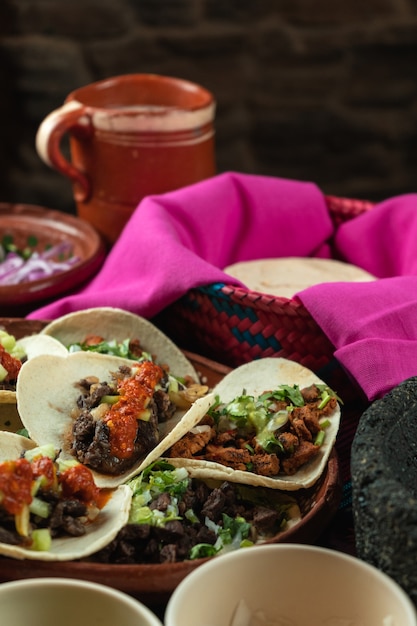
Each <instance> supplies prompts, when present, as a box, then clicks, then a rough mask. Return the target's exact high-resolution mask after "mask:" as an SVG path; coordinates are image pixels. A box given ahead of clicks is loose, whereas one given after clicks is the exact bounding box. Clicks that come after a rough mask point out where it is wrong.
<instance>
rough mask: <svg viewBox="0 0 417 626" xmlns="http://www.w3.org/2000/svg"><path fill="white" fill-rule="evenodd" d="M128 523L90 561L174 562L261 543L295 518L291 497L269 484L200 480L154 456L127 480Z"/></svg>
mask: <svg viewBox="0 0 417 626" xmlns="http://www.w3.org/2000/svg"><path fill="white" fill-rule="evenodd" d="M128 485H129V487H130V488H131V490H132V492H133V497H132V504H131V508H130V514H129V520H128V523H127V524H126V525H125V526H124V527H123V528H122V529H121V530H120V531H119V533H118V534H117V536H116V537H115V538H114V540H113V541H112V542H111V543H109V544H108V545H107V546H106V547H105V548H103V549H102V550H101V551H99V552H98V553H96V554H94V555H92V557H91V560H94V561H99V562H101V563H175V562H179V561H184V560H188V559H197V558H203V557H209V556H216V555H218V554H222V553H225V552H228V551H230V550H236V549H238V548H241V547H249V546H252V545H254V544H257V543H262V542H264V541H266V540H268V539H270V538H272V537H274V536H276V535H277V534H278V533H280V532H282V531H284V530H286V529H287V528H289V527H290V525H291V524H293V523H296V522H298V521H299V520H300V519H301V512H300V509H299V507H298V504H297V501H296V500H295V499H294V498H292V497H289V496H287V495H284V494H282V493H279V492H275V491H274V492H273V493H271V490H270V489H263V488H261V487H251V486H247V485H238V484H233V483H230V482H228V481H205V480H199V479H193V478H191V477H190V475H189V473H188V471H187V469H186V468H184V467H182V468H174V467H173V466H172V465H170V464H169V463H166V462H163V461H157V462H156V463H154V464H153V465H151V466H149V467H148V468H147V469H146V470H144V471H143V472H142V473H141V474H140V475H138V476H137V477H135V478H133V479H132V480H130V481H129V482H128Z"/></svg>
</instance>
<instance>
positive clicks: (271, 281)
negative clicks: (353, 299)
mask: <svg viewBox="0 0 417 626" xmlns="http://www.w3.org/2000/svg"><path fill="white" fill-rule="evenodd" d="M224 271H225V272H226V273H227V274H230V276H233V277H234V278H237V279H238V280H240V281H241V282H242V283H243V284H244V285H246V287H248V288H249V289H250V290H251V291H258V292H260V293H267V294H270V295H273V296H281V297H284V298H292V297H293V296H294V295H295V294H296V293H297V292H298V291H302V290H303V289H307V287H311V286H312V285H318V284H320V283H329V282H364V281H371V280H376V278H375V276H373V275H372V274H370V273H369V272H367V271H365V270H363V269H362V268H360V267H358V266H357V265H352V264H351V263H345V262H343V261H337V260H335V259H320V258H317V259H316V258H310V257H308V258H304V257H283V258H278V259H254V260H252V261H242V262H240V263H234V264H233V265H229V266H228V267H225V268H224Z"/></svg>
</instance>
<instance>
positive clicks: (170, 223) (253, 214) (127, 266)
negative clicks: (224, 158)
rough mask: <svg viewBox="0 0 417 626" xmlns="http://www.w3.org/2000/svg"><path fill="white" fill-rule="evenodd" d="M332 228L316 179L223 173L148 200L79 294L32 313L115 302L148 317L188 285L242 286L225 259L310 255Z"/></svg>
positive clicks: (49, 315)
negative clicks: (229, 271)
mask: <svg viewBox="0 0 417 626" xmlns="http://www.w3.org/2000/svg"><path fill="white" fill-rule="evenodd" d="M332 230H333V226H332V222H331V220H330V217H329V214H328V211H327V208H326V203H325V201H324V198H323V195H322V193H321V192H320V191H319V189H318V188H317V187H316V186H315V185H313V184H311V183H299V182H293V181H289V180H282V179H276V178H268V177H261V176H250V175H241V174H233V173H228V174H222V175H219V176H217V177H214V178H212V179H209V180H205V181H203V182H201V183H198V184H195V185H191V186H190V187H186V188H185V189H181V190H179V191H174V192H170V193H167V194H164V195H160V196H150V197H148V198H145V199H144V200H143V201H142V202H141V204H140V205H139V207H138V209H137V210H136V211H135V212H134V214H133V216H132V217H131V219H130V220H129V222H128V224H127V225H126V227H125V228H124V230H123V232H122V234H121V236H120V238H119V239H118V241H117V243H116V244H115V245H114V247H113V248H112V250H111V252H110V254H109V255H108V257H107V259H106V262H105V264H104V266H103V267H102V269H101V271H100V272H99V273H98V275H97V276H96V277H95V278H93V279H92V280H91V281H90V282H89V283H88V284H87V286H86V287H84V288H83V289H81V290H80V291H79V292H78V293H76V294H74V295H70V296H67V297H64V298H62V299H60V300H58V301H56V302H54V303H53V304H50V305H48V306H45V307H43V308H41V309H39V310H37V311H35V312H34V313H32V314H31V315H29V317H31V318H38V319H54V318H56V317H59V316H60V315H64V314H65V313H70V312H72V311H77V310H80V309H84V308H88V307H95V306H118V307H121V308H125V309H127V310H129V311H133V312H135V313H138V314H140V315H143V316H144V317H152V316H153V315H155V314H156V313H158V312H159V311H160V310H162V309H163V308H164V307H166V306H167V305H168V304H170V303H171V302H173V301H174V300H176V299H177V298H179V297H180V296H182V295H183V294H184V293H185V292H186V291H187V290H188V289H190V288H191V287H197V286H200V285H206V284H210V283H216V282H227V283H229V284H239V283H238V282H237V281H236V280H234V281H232V280H231V278H230V277H229V276H227V275H226V274H224V272H223V271H222V268H223V267H225V266H226V265H230V263H234V262H236V261H241V260H247V259H252V258H261V257H270V256H289V255H290V254H292V255H294V254H295V255H298V256H310V255H313V254H315V253H316V252H317V250H318V248H320V247H322V245H323V242H325V241H326V240H327V239H328V237H329V236H330V235H331V234H332ZM325 253H326V246H324V251H323V254H325ZM327 254H329V253H328V252H327Z"/></svg>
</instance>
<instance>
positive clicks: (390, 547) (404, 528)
mask: <svg viewBox="0 0 417 626" xmlns="http://www.w3.org/2000/svg"><path fill="white" fill-rule="evenodd" d="M416 415H417V377H413V378H410V379H408V380H406V381H404V382H403V383H401V384H400V385H398V386H397V387H395V388H394V389H393V390H392V391H391V392H390V393H388V394H387V395H386V396H385V397H384V398H382V399H381V400H377V401H375V402H374V403H373V404H372V405H371V406H370V407H369V408H368V409H367V410H366V411H365V412H364V413H363V415H362V416H361V418H360V420H359V425H358V428H357V431H356V434H355V437H354V440H353V444H352V452H351V473H352V507H353V518H354V527H355V541H356V550H357V554H358V556H359V557H360V558H362V559H363V560H365V561H367V562H368V563H370V564H372V565H375V566H376V567H378V568H379V569H381V570H382V571H383V572H385V573H386V574H388V575H389V576H391V578H393V579H394V580H395V581H396V582H397V583H398V584H399V585H400V586H401V587H402V588H403V589H405V590H406V591H407V592H408V594H409V595H410V597H411V599H412V600H413V601H414V603H416V604H417V569H416V561H417V420H416Z"/></svg>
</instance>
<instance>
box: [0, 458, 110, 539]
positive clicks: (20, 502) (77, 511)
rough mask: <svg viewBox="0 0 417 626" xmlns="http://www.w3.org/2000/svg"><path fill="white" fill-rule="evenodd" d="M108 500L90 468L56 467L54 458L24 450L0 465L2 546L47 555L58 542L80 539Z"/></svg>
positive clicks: (64, 465)
mask: <svg viewBox="0 0 417 626" xmlns="http://www.w3.org/2000/svg"><path fill="white" fill-rule="evenodd" d="M108 499H109V490H104V489H99V488H98V487H97V486H96V485H95V483H94V480H93V477H92V474H91V472H90V471H89V469H88V468H86V467H84V466H83V465H82V464H80V463H76V462H73V463H70V464H68V463H63V464H62V463H60V462H59V461H58V460H57V459H56V458H55V452H54V451H53V450H51V449H48V447H47V446H44V447H43V448H34V449H33V450H27V451H26V452H25V453H24V456H22V457H20V458H17V459H14V460H7V461H3V462H2V463H0V542H1V543H2V544H9V545H12V546H19V547H23V548H26V549H29V550H35V551H47V550H49V549H50V547H51V542H52V540H53V539H55V538H57V537H69V536H70V537H80V536H82V535H84V534H85V533H86V532H87V528H88V526H89V525H91V524H92V523H93V522H94V521H95V520H96V518H97V517H98V515H99V513H100V510H101V509H102V508H103V507H104V506H105V504H106V503H107V501H108Z"/></svg>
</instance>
